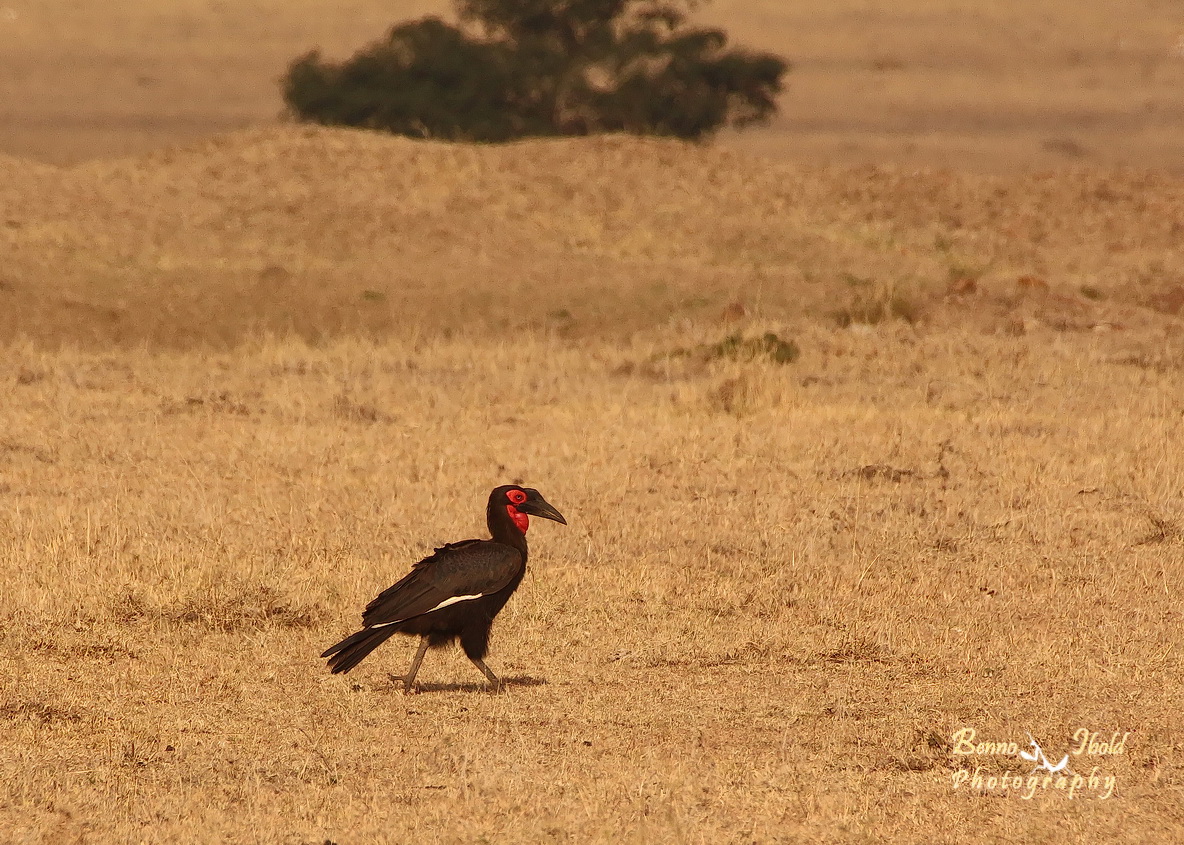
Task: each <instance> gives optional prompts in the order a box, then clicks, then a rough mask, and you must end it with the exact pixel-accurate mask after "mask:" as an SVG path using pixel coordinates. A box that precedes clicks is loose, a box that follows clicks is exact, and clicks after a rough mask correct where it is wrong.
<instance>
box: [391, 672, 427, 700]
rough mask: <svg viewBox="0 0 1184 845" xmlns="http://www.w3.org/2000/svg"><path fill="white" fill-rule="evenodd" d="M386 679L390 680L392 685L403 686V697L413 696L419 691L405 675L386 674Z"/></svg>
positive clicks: (413, 682)
mask: <svg viewBox="0 0 1184 845" xmlns="http://www.w3.org/2000/svg"><path fill="white" fill-rule="evenodd" d="M387 677H388V678H390V679H391V683H392V684H402V685H403V695H415V694H416V693H417V692H419V690H418V689H416V687H415V681H413V680H411V679H409V678H408V677H407V676H406V675H391V674H388V675H387Z"/></svg>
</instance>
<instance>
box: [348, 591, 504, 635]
mask: <svg viewBox="0 0 1184 845" xmlns="http://www.w3.org/2000/svg"><path fill="white" fill-rule="evenodd" d="M483 595H485V593H474V594H473V595H471V596H453V597H452V598H448V599H444V601H442V602H440V603H439V604H438V605H436V606H435V607H433V608H432V609H431V610H425V611H424V612H423V613H420V614H418V615H419V616H424V615H426V614H428V613H434V612H435V611H437V610H440V609H441V608H444V607H448V605H450V604H456V603H457V602H462V601H471V600H472V599H479V598H481V597H482V596H483ZM406 621H407V620H406V619H396V620H394V621H393V622H379V623H378V624H377V625H371V626H370V627H371V628H385V627H386V626H387V625H398V624H399V623H400V622H406Z"/></svg>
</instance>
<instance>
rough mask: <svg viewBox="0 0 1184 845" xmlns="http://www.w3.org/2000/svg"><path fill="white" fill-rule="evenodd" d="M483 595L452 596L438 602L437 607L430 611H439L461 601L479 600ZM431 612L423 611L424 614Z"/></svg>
mask: <svg viewBox="0 0 1184 845" xmlns="http://www.w3.org/2000/svg"><path fill="white" fill-rule="evenodd" d="M483 595H485V593H476V594H474V595H471V596H453V597H452V598H450V599H444V601H442V602H440V603H439V604H438V605H436V606H435V607H433V608H432V610H439V609H440V608H442V607H448V605H450V604H456V603H457V602H462V601H469V600H471V599H479V598H481V597H482V596H483ZM432 610H426V611H424V612H425V613H431V612H432Z"/></svg>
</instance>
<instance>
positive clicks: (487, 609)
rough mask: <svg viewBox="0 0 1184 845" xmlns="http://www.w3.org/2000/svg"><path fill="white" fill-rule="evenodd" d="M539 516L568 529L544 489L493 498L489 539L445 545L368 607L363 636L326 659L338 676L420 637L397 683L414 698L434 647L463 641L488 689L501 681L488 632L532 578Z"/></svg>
mask: <svg viewBox="0 0 1184 845" xmlns="http://www.w3.org/2000/svg"><path fill="white" fill-rule="evenodd" d="M528 514H529V515H530V516H541V517H543V518H544V519H553V520H555V521H556V522H559V523H562V524H564V525H567V520H566V519H564V518H563V514H561V513H559V511H557V510H555V508H553V507H552V506H551V505H550V504H548V503H547V501H546V500H545V499H544V498H543V497H542V496H541V495H540V494H539V491H538V490H532V489H531V488H529V487H519V486H517V485H516V484H506V485H503V486H502V487H498V488H496V489H494V491H493V492H492V493H490V494H489V505H488V506H487V507H486V510H485V519H486V522H487V523H488V524H489V533H490V535H491V537H492V539H490V540H464V541H463V542H460V543H447V544H445V545H444V546H443V548H439V549H436V551H435V553H434V554H432V555H431V556H430V557H426V558H424V559H423V560H421V561H420V562H419V563H417V564H415V566H414V567H413V568H412V570H411V571H410V572H409V573H407V575H406V576H405V577H404V578H403V579H402V580H401V581H399V582H398V583H397V584H395V585H394V586H393V587H388V588H387V589H385V590H383V591H382V592H381V593H379V594H378V596H377V597H376V598H375V599H374V600H373V601H371V602H370V604H368V605H366V610H365V611H364V612H363V613H362V624H363V626H364V627H363V628H362V630H360V631H358V632H357V633H356V634H351V635H350V636H348V637H346V638H345V639H344V640H342V641H341V642H339V643H338V644H337V645H335V646H333V647H332V648H330V649H329V650H328V651H326V652H325V653H324V654H322V655H321V657H327V658H329V668H330V669H332V670H333V673H334V674H336V673H338V672H348V671H349V670H350V669H352V668H354V667H355V666H357V665H358V664H359V663H361V662H362V660H363V659H364V658H365V657H366V655H368V654H369V653H370V652H372V651H374V649H376V648H378V647H379V646H380V645H382V644H383V643H384V642H386V641H387V639H389V638H390V636H391V635H392V634H396V633H398V634H418V635H419V636H420V637H421V640H420V643H419V650H418V651H417V652H416V653H415V657H414V658H413V659H412V661H411V668H410V669H408V670H407V674H406V675H404V676H402V677H398V676H394V675H392V676H391V677H392V679H393V680H397V681H402V682H403V690H404V692H410V691H411V688H412V684H414V683H415V674H416V672H418V671H419V664H420V663H421V662H422V661H423V656H424V654H425V653H426V652H427V650H428V647H429V646H442V645H446V644H447V643H450V642H452V641H453V640H454V639H456V638H457V637H459V638H460V644H461V648H463V649H464V652H465V655H466V656H467V657H468V658H469V660H471V661H473V665H474V666H476V667H477V668H478V669H480V670H481V671H482V672H483V673H484V674H485V677H486V678H488V679H489V683H490V684H491V685H492V687H493V688H494V689H495V690H496V689H501V687H502V682H501V680H499V679H498V677H497V675H495V674H493V672H492V671H490V669H489V667H488V666H486V665H485V660H484V658H485V652H486V651H487V650H488V648H489V630H490V628H492V627H493V617H495V616H497V614H498V611H499V610H501V609H502V608H503V607H504V606H505V604H506V602H507V601H509V598H510V596H511V595H513V593H514V591H515V590H516V589H518V585H519V584H520V583H522V576H524V575H525V574H526V529H527V528H528V527H529V525H530V518H529V516H528Z"/></svg>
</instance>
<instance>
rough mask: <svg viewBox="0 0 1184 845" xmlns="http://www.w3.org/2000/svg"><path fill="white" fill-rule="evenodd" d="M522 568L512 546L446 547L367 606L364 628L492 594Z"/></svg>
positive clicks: (476, 542)
mask: <svg viewBox="0 0 1184 845" xmlns="http://www.w3.org/2000/svg"><path fill="white" fill-rule="evenodd" d="M522 566H523V560H522V553H521V552H519V551H518V550H517V549H515V548H513V547H512V546H507V545H504V544H502V543H495V542H493V541H491V540H470V541H466V542H464V543H454V544H449V545H447V546H444V547H443V548H440V549H436V551H435V553H434V554H432V555H431V556H430V557H426V558H424V559H423V560H421V561H420V562H419V563H417V564H415V568H414V569H412V570H411V572H409V573H408V574H407V575H406V577H404V578H403V579H402V580H400V581H399V582H398V583H397V584H395V585H394V586H392V587H389V588H387V589H386V590H383V591H382V592H381V593H380V594H379V595H378V596H377V597H376V598H375V599H374V600H373V601H372V602H370V604H368V605H366V610H365V612H364V613H363V614H362V623H363V624H364V625H366V626H367V627H374V626H379V625H391V624H394V623H396V622H402V621H404V620H406V619H411V618H412V617H414V616H421V615H423V614H425V613H431V612H432V611H433V610H441V609H443V608H445V607H449V606H451V605H454V604H459V603H460V602H464V601H470V600H472V599H477V598H480V597H481V596H487V595H489V594H490V593H496V592H497V591H498V590H500V589H501V588H502V587H504V586H506V585H507V584H509V583H510V581H511V580H513V578H514V576H515V575H517V574H518V573H519V572H520V571H521V569H522Z"/></svg>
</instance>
